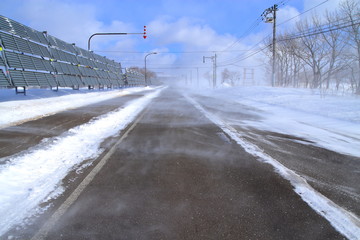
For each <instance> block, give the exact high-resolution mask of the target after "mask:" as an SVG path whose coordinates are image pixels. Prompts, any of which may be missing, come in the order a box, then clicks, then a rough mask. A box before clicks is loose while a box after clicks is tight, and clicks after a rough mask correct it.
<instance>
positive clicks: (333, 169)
mask: <svg viewBox="0 0 360 240" xmlns="http://www.w3.org/2000/svg"><path fill="white" fill-rule="evenodd" d="M137 97H141V94H137V95H131V96H127V97H121V98H116V99H113V100H109V101H107V102H102V103H99V104H98V105H91V106H88V107H86V108H81V109H77V110H71V111H69V112H64V113H59V115H58V116H62V117H61V118H57V115H53V116H51V117H45V118H43V119H40V120H36V121H33V122H31V123H27V124H28V125H26V124H25V125H20V126H18V127H12V128H8V129H4V130H2V131H3V132H7V134H9V135H7V137H8V138H10V137H11V136H12V134H13V135H14V136H15V135H16V136H19V138H18V139H21V134H23V133H22V130H24V129H33V126H36V125H39V124H40V123H41V124H40V125H41V126H43V128H44V129H51V127H52V128H56V129H61V128H63V130H61V131H62V132H63V131H65V130H66V129H68V128H70V127H71V126H73V125H76V124H81V122H86V121H88V120H89V119H90V118H92V117H94V116H98V115H100V114H102V113H103V112H104V111H111V110H113V109H114V108H115V106H117V107H119V106H120V105H121V104H125V103H126V102H127V101H129V100H131V99H135V98H137ZM192 97H193V99H195V101H197V102H199V104H200V105H202V106H203V107H204V108H205V109H206V110H208V111H210V112H212V113H213V114H216V115H217V116H221V117H223V118H224V119H227V120H228V121H231V119H237V120H240V122H241V119H248V118H254V119H256V118H257V116H256V115H255V114H254V112H255V111H256V110H254V109H250V108H248V107H246V106H241V105H240V104H238V105H236V104H235V105H227V103H224V102H221V101H218V100H217V99H212V98H205V97H202V96H192ZM107 106H108V107H107ZM100 109H101V111H100ZM75 116H76V117H75ZM79 116H83V117H79ZM74 117H75V118H74ZM54 119H57V120H58V121H59V122H61V123H60V125H57V124H58V123H57V122H54ZM74 119H77V120H76V121H75V123H74V122H73V120H74ZM52 124H53V125H55V126H52ZM50 125H51V127H50ZM46 126H49V127H46ZM233 127H234V128H235V129H236V130H238V131H239V132H241V133H242V134H243V135H244V138H245V139H247V140H248V141H250V142H251V143H253V144H256V145H258V146H260V147H261V149H263V150H264V151H265V152H267V153H268V154H269V155H271V156H272V157H274V158H276V159H277V160H278V161H280V162H281V163H283V164H284V165H285V166H286V167H288V168H290V169H292V170H293V171H296V172H297V173H299V174H300V175H301V176H303V177H304V178H305V179H306V180H308V181H309V182H310V183H311V185H312V186H313V187H314V188H315V189H316V190H318V191H320V192H322V193H323V194H324V195H325V196H326V197H328V198H330V199H331V200H332V201H334V202H336V203H337V204H339V205H340V206H344V207H346V208H347V209H351V210H352V211H353V212H354V213H356V214H359V213H360V210H359V199H358V196H354V194H346V192H345V191H343V189H345V188H341V186H346V187H348V188H349V189H350V188H355V189H356V182H358V181H357V180H358V176H356V175H354V176H351V175H348V174H347V171H348V170H349V169H354V168H359V167H358V164H355V163H356V161H358V159H356V158H352V157H347V156H343V155H340V154H336V153H333V152H329V151H327V150H324V149H320V148H315V147H313V146H310V145H308V144H306V141H305V140H303V139H298V138H295V137H292V136H283V135H280V134H276V133H271V132H261V131H258V130H256V129H247V128H242V127H241V124H239V122H237V124H233ZM14 129H15V130H18V131H15V130H14ZM10 130H14V131H10ZM59 131H60V130H59ZM24 132H26V134H29V135H31V134H34V135H35V133H36V131H24ZM50 132H51V133H49V134H50V135H51V134H53V135H54V134H59V133H58V132H56V131H55V132H52V131H50ZM123 134H124V133H122V135H121V136H123V138H122V140H121V142H119V140H118V139H119V138H120V137H121V136H118V137H114V138H111V139H108V140H107V141H106V142H104V143H103V147H104V148H105V151H104V153H103V154H102V155H101V156H100V157H99V159H98V160H96V161H95V162H94V164H93V166H91V167H89V168H88V169H86V170H84V173H83V174H81V175H80V176H79V175H78V174H77V173H75V172H72V173H70V175H69V176H68V177H67V179H64V181H63V184H68V186H67V189H66V191H65V193H64V194H63V195H62V196H60V197H59V198H58V199H56V200H54V202H53V205H52V207H51V208H49V209H47V210H46V211H45V213H44V214H43V215H41V216H38V217H37V219H36V220H35V221H34V222H33V223H32V224H30V225H28V226H25V227H21V228H17V229H13V230H11V231H10V232H9V233H8V234H7V236H11V237H12V238H14V239H24V238H25V239H28V238H32V237H33V236H34V235H35V236H39V237H42V238H44V239H346V238H345V237H344V236H342V235H341V234H340V233H339V232H338V231H336V230H335V228H334V227H333V226H331V224H330V223H329V222H328V221H327V220H326V219H325V218H323V217H322V216H321V215H319V214H318V213H316V212H315V211H314V210H313V209H312V208H311V207H310V206H309V205H308V204H307V203H306V202H304V201H303V200H302V198H301V197H300V196H299V195H298V194H297V193H296V192H295V191H294V189H293V186H292V185H291V183H290V182H289V181H288V180H286V179H284V178H283V177H282V176H281V175H280V174H279V173H277V172H276V171H275V170H274V168H273V167H272V166H271V165H269V164H267V163H264V162H261V161H259V159H257V158H256V157H254V156H253V155H251V154H249V153H248V152H246V151H245V150H244V149H243V148H242V147H241V146H240V145H239V144H238V143H236V142H235V141H234V140H233V139H231V138H230V137H229V136H228V135H227V134H226V133H225V132H224V131H223V130H222V129H221V128H219V126H217V125H216V124H214V123H213V122H212V121H210V120H209V119H208V118H207V117H206V116H205V115H204V114H203V113H202V112H201V111H199V110H198V109H197V108H196V107H195V106H194V105H193V104H191V102H189V101H188V100H187V98H185V97H184V96H183V95H182V94H181V93H180V92H178V91H176V90H175V89H172V88H168V89H165V90H163V91H162V93H161V95H160V96H159V97H157V98H155V99H154V100H152V102H151V103H150V104H149V105H148V107H146V109H145V110H144V111H143V112H142V113H141V114H140V115H139V116H138V118H137V119H136V120H135V121H134V123H133V124H132V125H131V126H129V127H128V128H127V132H126V136H124V135H123ZM40 135H41V134H40ZM44 135H46V134H44ZM29 137H30V138H31V136H29ZM46 137H48V135H46ZM38 138H39V139H37V140H36V139H35V140H34V145H35V144H37V143H38V142H40V141H41V137H40V136H39V137H38ZM4 139H5V138H4ZM18 139H17V140H14V142H15V143H16V142H17V143H18V142H19V140H18ZM3 141H5V140H3ZM14 142H13V143H14ZM115 143H119V144H116V145H114V144H115ZM7 144H11V143H10V142H9V143H7ZM9 146H10V145H9ZM114 146H115V147H114ZM26 147H28V145H27V146H24V149H26ZM20 148H21V147H20ZM109 151H110V153H111V154H107V153H109ZM11 154H13V153H11ZM307 155H309V156H310V157H306V156H307ZM330 155H331V156H332V158H331V161H330V162H329V164H322V162H323V161H325V160H327V159H328V157H329V156H330ZM105 157H106V162H105V164H104V165H103V166H102V168H101V169H99V171H98V172H97V174H96V175H94V176H93V179H92V180H91V181H89V182H88V183H87V184H86V186H85V187H84V188H83V189H82V191H81V192H80V193H79V196H78V197H76V199H73V202H71V204H69V205H68V206H67V207H66V208H65V210H64V211H63V212H61V214H59V215H58V216H57V218H56V221H54V222H53V224H52V225H51V224H48V225H47V223H48V222H50V221H52V219H54V217H52V215H53V213H54V212H55V213H56V211H57V209H59V208H62V207H63V206H64V204H63V203H64V202H66V201H68V200H69V196H70V198H71V196H72V193H73V191H74V190H75V192H76V191H77V189H78V188H77V186H78V185H79V184H80V182H81V181H82V180H83V179H84V178H85V177H86V176H89V175H88V174H89V173H90V174H91V172H92V171H93V169H95V168H96V167H95V168H94V166H95V165H96V164H98V163H101V162H102V159H104V158H105ZM309 159H312V160H313V161H309ZM314 159H315V160H316V161H315V160H314ZM338 159H345V163H346V165H342V166H341V167H339V165H337V162H338V161H337V160H338ZM335 174H337V175H335ZM74 176H76V177H74ZM71 179H75V180H72V181H70V180H71ZM53 216H54V215H53ZM39 230H40V234H39ZM36 234H38V235H36Z"/></svg>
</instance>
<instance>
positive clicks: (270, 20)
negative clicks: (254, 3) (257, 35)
mask: <svg viewBox="0 0 360 240" xmlns="http://www.w3.org/2000/svg"><path fill="white" fill-rule="evenodd" d="M278 10H279V9H278V5H277V4H274V6H272V7H271V8H268V9H266V10H265V11H264V12H263V14H261V16H262V17H263V20H265V22H266V23H273V43H272V53H273V59H272V76H271V86H273V87H274V86H275V73H276V11H278ZM268 14H271V15H272V16H271V17H268Z"/></svg>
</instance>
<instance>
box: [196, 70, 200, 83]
mask: <svg viewBox="0 0 360 240" xmlns="http://www.w3.org/2000/svg"><path fill="white" fill-rule="evenodd" d="M196 76H197V87H199V68H198V67H197V68H196Z"/></svg>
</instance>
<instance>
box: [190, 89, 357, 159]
mask: <svg viewBox="0 0 360 240" xmlns="http://www.w3.org/2000/svg"><path fill="white" fill-rule="evenodd" d="M195 93H196V92H195ZM197 93H198V94H201V95H211V96H212V97H216V98H218V99H224V100H226V101H235V102H238V103H240V104H243V105H247V106H249V107H251V108H254V109H257V110H261V112H259V111H254V114H256V115H258V116H260V117H261V120H239V124H241V126H243V127H244V126H247V127H254V128H256V129H260V130H264V131H272V132H279V133H283V134H288V135H293V136H297V137H300V138H304V139H306V140H309V141H311V142H313V143H314V145H317V146H320V147H323V148H326V149H330V150H332V151H336V152H339V153H343V154H347V155H352V156H356V157H360V104H359V102H360V98H359V97H356V96H335V95H324V94H322V93H320V92H317V91H315V90H309V89H293V88H272V87H235V88H223V89H216V90H212V91H209V90H208V91H199V92H197Z"/></svg>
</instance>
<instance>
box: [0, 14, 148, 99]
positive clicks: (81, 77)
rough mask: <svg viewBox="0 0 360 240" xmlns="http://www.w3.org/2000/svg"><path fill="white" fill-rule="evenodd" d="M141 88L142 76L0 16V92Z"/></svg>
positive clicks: (45, 33) (143, 81) (111, 61)
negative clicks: (81, 88) (3, 89)
mask: <svg viewBox="0 0 360 240" xmlns="http://www.w3.org/2000/svg"><path fill="white" fill-rule="evenodd" d="M141 85H145V80H144V75H143V74H141V73H138V72H134V71H130V70H125V72H124V73H123V72H122V67H121V64H120V63H118V62H115V61H114V60H110V59H108V58H106V57H103V56H100V55H98V54H95V53H93V52H91V51H87V50H84V49H82V48H80V47H77V46H75V44H69V43H66V42H64V41H62V40H60V39H58V38H56V37H53V36H51V35H49V34H47V32H39V31H36V30H34V29H32V28H30V27H27V26H24V25H23V24H21V23H18V22H16V21H14V20H11V19H9V18H7V17H4V16H1V15H0V88H1V87H13V88H15V89H16V92H18V88H21V89H23V90H24V91H23V92H24V93H25V89H26V88H27V87H49V88H56V89H57V88H58V87H72V88H73V89H79V88H80V87H88V88H89V89H92V88H94V87H99V88H100V89H101V88H104V87H105V86H106V87H108V88H112V87H125V86H141Z"/></svg>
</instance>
